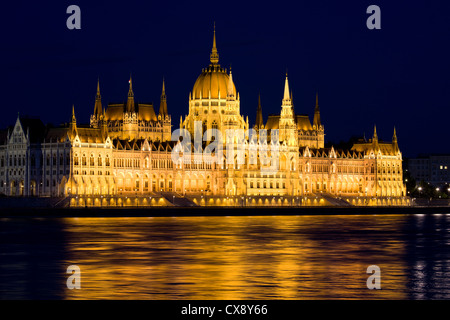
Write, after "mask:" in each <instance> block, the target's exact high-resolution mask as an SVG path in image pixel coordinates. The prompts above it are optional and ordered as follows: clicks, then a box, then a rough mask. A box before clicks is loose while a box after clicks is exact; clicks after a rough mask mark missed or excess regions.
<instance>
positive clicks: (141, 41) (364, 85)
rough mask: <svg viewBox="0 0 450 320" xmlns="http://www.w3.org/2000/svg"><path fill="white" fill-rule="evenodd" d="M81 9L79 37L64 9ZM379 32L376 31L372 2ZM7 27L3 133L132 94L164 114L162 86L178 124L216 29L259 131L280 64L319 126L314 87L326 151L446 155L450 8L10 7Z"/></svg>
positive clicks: (5, 9)
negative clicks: (338, 145) (395, 145)
mask: <svg viewBox="0 0 450 320" xmlns="http://www.w3.org/2000/svg"><path fill="white" fill-rule="evenodd" d="M71 4H76V5H78V6H79V7H80V8H81V30H69V29H67V27H66V20H67V18H68V17H69V14H67V13H66V9H67V7H68V6H69V5H71ZM372 4H375V5H378V6H380V8H381V30H369V29H367V27H366V20H367V18H368V17H369V14H367V13H366V9H367V7H368V6H369V5H372ZM1 11H2V15H1V16H2V17H1V19H0V28H1V29H0V30H1V31H0V32H1V34H2V36H1V45H0V57H1V60H0V79H1V80H0V81H1V83H0V90H1V96H2V100H3V101H2V107H1V108H2V117H1V119H0V127H1V128H5V127H7V126H8V125H13V124H14V122H15V120H16V118H17V113H18V112H20V115H30V116H39V117H40V118H41V119H42V120H43V121H44V123H49V122H51V123H54V124H55V125H59V124H60V123H63V122H69V121H70V116H71V109H72V108H71V107H72V104H75V111H76V116H77V120H78V123H88V122H89V116H90V114H91V113H92V112H93V108H94V99H95V92H96V82H97V78H100V86H101V94H102V103H103V105H104V106H106V105H107V103H110V102H122V101H125V100H126V97H127V92H128V79H129V76H130V73H132V76H133V89H134V94H135V99H136V100H137V101H139V102H153V103H154V104H155V111H156V112H157V111H158V110H159V97H160V94H161V84H162V78H163V77H164V78H165V80H166V93H167V99H168V110H169V113H170V114H171V115H172V124H173V127H174V129H176V128H178V126H179V119H180V115H181V114H182V115H183V116H184V115H186V114H187V113H188V96H189V92H190V91H191V90H192V87H193V85H194V82H195V80H196V79H197V77H198V75H199V74H200V73H201V69H202V68H204V67H207V66H208V65H209V54H210V51H211V45H212V36H213V23H214V21H215V23H216V35H217V47H218V50H219V55H220V61H219V63H220V64H221V65H222V67H225V68H227V69H229V66H230V65H232V70H233V79H234V81H235V84H236V88H237V90H238V91H239V93H240V96H241V114H243V115H244V116H246V115H248V116H249V120H250V123H251V124H253V123H254V121H255V116H256V107H257V101H258V93H261V101H262V108H263V115H264V120H265V121H266V120H267V115H268V114H271V113H279V112H280V110H281V99H282V96H283V86H284V77H285V73H286V69H287V70H288V74H289V81H290V86H291V89H292V91H293V98H294V106H295V111H296V113H301V114H305V113H306V114H309V115H310V119H311V120H312V115H313V111H314V104H315V94H316V91H317V90H318V91H319V104H320V107H321V117H322V122H323V124H324V125H325V134H326V137H325V139H326V142H327V141H335V142H339V141H340V140H347V139H349V138H350V137H351V136H352V135H359V136H362V135H363V134H364V133H365V135H366V137H367V138H370V137H371V136H372V133H373V126H374V124H376V126H377V132H378V135H379V137H380V139H382V140H388V141H390V140H391V138H392V133H393V127H394V126H396V128H397V135H398V139H399V146H400V149H401V151H402V152H403V155H404V156H406V157H414V156H416V155H417V154H419V153H450V146H449V134H448V132H449V118H450V117H449V116H450V111H449V105H450V46H449V41H450V16H449V14H450V2H449V1H408V2H407V1H378V0H376V1H331V0H330V1H317V0H316V1H308V2H306V1H292V2H283V1H270V2H267V1H264V2H262V1H260V2H250V3H246V2H243V1H238V2H234V1H209V2H205V3H200V2H197V1H183V2H182V3H172V2H165V1H158V2H155V1H77V0H75V1H70V2H69V1H52V2H46V1H34V2H30V1H8V2H7V3H2V9H1Z"/></svg>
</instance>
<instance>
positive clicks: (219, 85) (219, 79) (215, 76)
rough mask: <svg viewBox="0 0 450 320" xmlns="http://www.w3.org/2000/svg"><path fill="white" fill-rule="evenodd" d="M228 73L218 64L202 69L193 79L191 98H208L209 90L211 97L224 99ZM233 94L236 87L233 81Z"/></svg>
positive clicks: (226, 90)
mask: <svg viewBox="0 0 450 320" xmlns="http://www.w3.org/2000/svg"><path fill="white" fill-rule="evenodd" d="M229 78H230V77H229V75H228V74H227V73H226V71H225V70H224V69H223V68H221V67H220V65H217V64H216V65H213V64H211V65H210V66H209V67H208V68H206V69H203V72H202V74H201V75H200V76H199V77H198V78H197V81H195V84H194V89H193V91H192V93H193V95H192V98H193V99H200V97H202V99H208V98H209V94H210V92H211V99H218V98H219V92H220V98H221V99H225V98H226V97H227V92H228V83H229ZM233 94H234V96H236V87H235V86H234V83H233Z"/></svg>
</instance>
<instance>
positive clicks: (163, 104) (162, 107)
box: [159, 79, 168, 119]
mask: <svg viewBox="0 0 450 320" xmlns="http://www.w3.org/2000/svg"><path fill="white" fill-rule="evenodd" d="M159 115H160V116H161V118H162V119H164V118H165V116H167V115H168V112H167V98H166V88H165V84H164V79H163V83H162V93H161V100H160V103H159Z"/></svg>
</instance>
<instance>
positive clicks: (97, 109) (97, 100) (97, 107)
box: [94, 79, 102, 118]
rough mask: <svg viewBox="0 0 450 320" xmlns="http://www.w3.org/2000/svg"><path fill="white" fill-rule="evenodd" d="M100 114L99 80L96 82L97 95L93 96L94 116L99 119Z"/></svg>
mask: <svg viewBox="0 0 450 320" xmlns="http://www.w3.org/2000/svg"><path fill="white" fill-rule="evenodd" d="M101 114H102V96H101V95H100V79H98V80H97V94H96V96H95V105H94V116H96V117H97V118H99V117H100V116H101Z"/></svg>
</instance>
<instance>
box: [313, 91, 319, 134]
mask: <svg viewBox="0 0 450 320" xmlns="http://www.w3.org/2000/svg"><path fill="white" fill-rule="evenodd" d="M320 125H321V122H320V108H319V93H318V92H317V93H316V106H315V108H314V120H313V126H315V127H316V128H317V129H319V128H320Z"/></svg>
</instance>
